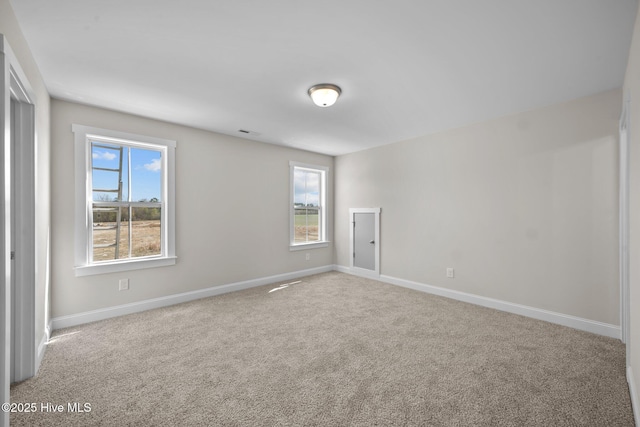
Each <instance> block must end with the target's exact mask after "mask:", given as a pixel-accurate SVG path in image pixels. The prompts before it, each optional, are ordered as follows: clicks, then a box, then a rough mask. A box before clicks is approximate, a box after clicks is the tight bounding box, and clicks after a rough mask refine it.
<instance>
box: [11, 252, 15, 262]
mask: <svg viewBox="0 0 640 427" xmlns="http://www.w3.org/2000/svg"><path fill="white" fill-rule="evenodd" d="M15 257H16V251H11V259H12V260H13V259H15Z"/></svg>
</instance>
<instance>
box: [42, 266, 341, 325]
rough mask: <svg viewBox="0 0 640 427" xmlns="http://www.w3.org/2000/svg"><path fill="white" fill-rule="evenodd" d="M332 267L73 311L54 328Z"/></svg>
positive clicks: (290, 277) (55, 323)
mask: <svg viewBox="0 0 640 427" xmlns="http://www.w3.org/2000/svg"><path fill="white" fill-rule="evenodd" d="M333 270H334V266H333V265H327V266H323V267H317V268H310V269H307V270H300V271H294V272H291V273H284V274H278V275H275V276H268V277H261V278H258V279H252V280H245V281H243V282H237V283H230V284H228V285H222V286H213V287H211V288H206V289H200V290H197V291H191V292H184V293H180V294H175V295H169V296H166V297H160V298H153V299H149V300H145V301H139V302H134V303H130V304H123V305H118V306H115V307H109V308H104V309H100V310H93V311H87V312H84V313H78V314H72V315H69V316H60V317H56V318H54V319H53V320H52V325H53V330H56V329H62V328H68V327H70V326H77V325H83V324H85V323H90V322H96V321H98V320H104V319H109V318H112V317H118V316H123V315H125V314H133V313H138V312H141V311H146V310H151V309H154V308H160V307H167V306H170V305H175V304H180V303H183V302H187V301H193V300H197V299H200V298H207V297H212V296H215V295H221V294H226V293H228V292H234V291H240V290H243V289H249V288H255V287H256V286H263V285H268V284H270V283H276V282H282V281H286V280H292V279H298V278H300V277H304V276H310V275H312V274H319V273H326V272H328V271H333Z"/></svg>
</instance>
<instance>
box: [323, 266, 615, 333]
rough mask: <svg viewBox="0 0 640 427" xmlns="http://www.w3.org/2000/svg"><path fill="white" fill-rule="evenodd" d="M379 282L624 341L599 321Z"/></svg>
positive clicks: (384, 278) (427, 287)
mask: <svg viewBox="0 0 640 427" xmlns="http://www.w3.org/2000/svg"><path fill="white" fill-rule="evenodd" d="M335 269H336V270H337V271H340V272H342V273H347V274H354V273H353V272H352V271H351V269H349V268H347V267H343V266H336V268H335ZM355 275H357V274H355ZM377 280H379V281H381V282H385V283H389V284H392V285H397V286H402V287H404V288H409V289H414V290H416V291H421V292H426V293H429V294H434V295H439V296H443V297H446V298H451V299H455V300H458V301H463V302H468V303H471V304H475V305H480V306H482V307H488V308H493V309H496V310H500V311H506V312H508V313H514V314H519V315H521V316H526V317H531V318H533V319H538V320H544V321H546V322H550V323H555V324H558V325H562V326H568V327H570V328H574V329H579V330H581V331H587V332H591V333H594V334H598V335H604V336H606V337H610V338H617V339H621V338H622V335H621V330H620V327H619V326H616V325H611V324H608V323H602V322H597V321H595V320H588V319H583V318H581V317H576V316H571V315H568V314H562V313H556V312H553V311H548V310H543V309H540V308H535V307H529V306H526V305H521V304H515V303H511V302H507V301H501V300H497V299H493V298H487V297H483V296H479V295H474V294H468V293H466V292H460V291H454V290H452V289H445V288H440V287H437V286H432V285H425V284H423V283H418V282H412V281H410V280H405V279H399V278H397V277H392V276H386V275H380V277H379V278H378V279H377Z"/></svg>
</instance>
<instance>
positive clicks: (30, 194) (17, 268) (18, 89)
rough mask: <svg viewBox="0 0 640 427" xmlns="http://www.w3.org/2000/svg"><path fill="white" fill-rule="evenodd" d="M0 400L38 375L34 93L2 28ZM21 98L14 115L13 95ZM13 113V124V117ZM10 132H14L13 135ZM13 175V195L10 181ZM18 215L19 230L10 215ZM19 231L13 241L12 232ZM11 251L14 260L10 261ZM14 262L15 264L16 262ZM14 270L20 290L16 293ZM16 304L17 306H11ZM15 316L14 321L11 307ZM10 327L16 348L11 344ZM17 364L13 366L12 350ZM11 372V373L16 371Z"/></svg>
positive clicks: (2, 417) (4, 417)
mask: <svg viewBox="0 0 640 427" xmlns="http://www.w3.org/2000/svg"><path fill="white" fill-rule="evenodd" d="M0 64H1V67H0V77H1V81H2V83H1V84H0V129H1V131H0V144H1V147H0V162H1V163H2V165H3V168H4V171H3V174H2V175H0V200H1V201H0V203H1V207H0V224H1V225H0V236H1V237H2V245H1V246H0V275H1V277H2V279H0V306H2V308H3V312H4V315H3V316H0V343H1V344H0V345H2V347H3V351H2V352H0V401H1V402H9V401H10V382H11V378H14V379H15V380H20V379H25V378H29V377H31V376H33V375H35V369H36V360H37V346H36V340H35V274H36V272H35V265H36V264H35V194H36V192H35V181H36V180H35V178H36V177H35V158H36V157H35V154H36V153H35V146H36V145H35V141H36V135H35V117H34V115H35V103H34V100H35V96H34V95H33V93H34V92H33V90H32V86H31V84H30V83H29V80H28V79H27V76H26V74H25V73H24V71H23V70H22V67H21V66H20V64H19V62H18V60H17V58H16V56H15V54H14V53H13V51H12V50H11V47H10V46H9V43H8V42H7V39H6V38H5V37H4V35H2V34H0ZM12 98H13V99H14V100H15V101H17V105H16V109H15V117H12V114H11V99H12ZM14 119H15V122H14V126H12V120H14ZM12 133H15V135H13V134H12ZM14 137H15V138H16V143H15V162H16V163H15V170H14V168H12V167H11V157H12V150H13V147H12V139H13V138H14ZM14 180H15V186H16V187H15V190H16V194H15V197H14V198H13V199H12V197H11V187H12V185H14V183H13V181H14ZM13 216H15V222H14V224H15V230H16V231H14V230H12V217H13ZM14 233H15V237H16V238H15V241H14V244H15V247H12V244H11V243H12V239H11V238H12V234H14ZM12 252H13V253H14V254H15V261H12ZM12 263H13V266H12ZM12 276H13V278H14V279H15V280H16V284H17V286H16V289H17V292H16V293H15V295H12V292H11V283H12ZM12 306H13V307H12ZM13 310H15V311H16V319H17V321H16V322H15V324H14V322H12V311H13ZM12 333H13V334H14V336H15V342H16V345H15V348H12V347H11V336H12ZM12 352H14V353H13V354H14V355H15V360H16V361H17V362H16V363H15V366H11V354H12ZM12 374H13V375H12ZM8 415H9V414H8V413H1V414H0V425H8V423H9V418H8Z"/></svg>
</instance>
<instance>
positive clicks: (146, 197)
mask: <svg viewBox="0 0 640 427" xmlns="http://www.w3.org/2000/svg"><path fill="white" fill-rule="evenodd" d="M131 201H132V202H159V201H162V152H160V151H156V150H145V149H142V148H131Z"/></svg>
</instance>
